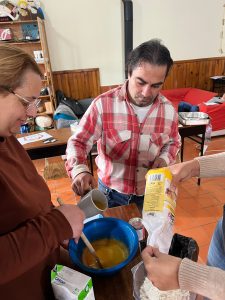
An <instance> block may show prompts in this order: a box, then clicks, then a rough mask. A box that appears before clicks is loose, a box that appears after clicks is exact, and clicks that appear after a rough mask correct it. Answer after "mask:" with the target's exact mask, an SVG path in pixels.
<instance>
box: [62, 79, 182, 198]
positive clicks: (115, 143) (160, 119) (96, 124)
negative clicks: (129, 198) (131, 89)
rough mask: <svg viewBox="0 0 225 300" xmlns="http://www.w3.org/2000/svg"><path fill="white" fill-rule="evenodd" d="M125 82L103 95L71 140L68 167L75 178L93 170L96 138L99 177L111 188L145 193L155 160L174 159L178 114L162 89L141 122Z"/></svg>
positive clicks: (94, 104) (178, 137) (95, 101)
mask: <svg viewBox="0 0 225 300" xmlns="http://www.w3.org/2000/svg"><path fill="white" fill-rule="evenodd" d="M126 86H127V84H126V82H125V83H124V85H122V86H120V87H117V88H115V89H113V90H110V91H108V92H106V93H104V94H102V95H100V96H98V97H97V98H96V99H95V100H94V101H93V102H92V104H91V105H90V107H89V108H88V110H87V111H86V113H85V114H84V116H83V118H82V119H81V121H80V124H79V126H78V128H77V130H76V132H75V134H73V136H71V138H70V139H69V141H68V145H67V150H66V153H67V162H66V169H67V171H68V174H69V175H70V176H71V177H72V178H74V177H75V176H76V175H78V174H80V173H81V172H86V171H87V172H90V171H89V169H88V166H87V154H88V153H89V151H90V150H91V148H92V146H93V144H94V143H96V142H97V146H98V156H97V157H96V164H97V167H98V177H99V178H100V179H101V180H102V181H103V183H104V184H105V185H106V186H108V187H109V188H111V189H115V190H117V191H119V192H121V193H124V194H135V195H143V194H144V190H145V175H146V173H147V171H148V170H149V169H151V166H152V164H153V162H154V160H155V158H157V157H160V158H163V159H164V160H165V161H166V163H167V164H168V165H169V164H171V163H173V162H175V159H176V155H177V152H178V150H179V147H180V136H179V133H178V118H177V113H176V111H175V110H174V108H173V106H172V104H171V103H170V102H169V101H168V100H167V99H166V98H165V97H164V96H162V95H159V96H158V97H157V99H156V100H155V102H154V103H153V104H152V105H151V107H150V108H149V111H148V113H147V115H146V117H145V119H144V121H143V123H139V121H138V118H137V116H136V115H135V113H134V110H133V108H132V106H131V104H130V102H129V100H128V97H127V92H126Z"/></svg>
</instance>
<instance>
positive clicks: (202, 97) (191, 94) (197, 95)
mask: <svg viewBox="0 0 225 300" xmlns="http://www.w3.org/2000/svg"><path fill="white" fill-rule="evenodd" d="M216 95H217V93H213V92H209V91H205V90H200V89H195V88H192V89H190V90H189V91H188V92H187V93H186V95H185V96H184V101H186V102H188V103H191V104H194V105H198V104H200V103H202V102H206V101H208V100H210V99H212V98H213V97H214V96H216Z"/></svg>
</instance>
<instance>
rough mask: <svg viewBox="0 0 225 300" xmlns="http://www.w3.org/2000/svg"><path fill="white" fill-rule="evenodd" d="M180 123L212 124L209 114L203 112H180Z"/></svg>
mask: <svg viewBox="0 0 225 300" xmlns="http://www.w3.org/2000/svg"><path fill="white" fill-rule="evenodd" d="M178 116H179V122H180V123H181V124H183V125H205V124H209V123H210V118H209V116H208V114H206V113H203V112H179V113H178Z"/></svg>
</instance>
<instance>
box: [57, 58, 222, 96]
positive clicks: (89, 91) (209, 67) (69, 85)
mask: <svg viewBox="0 0 225 300" xmlns="http://www.w3.org/2000/svg"><path fill="white" fill-rule="evenodd" d="M215 75H222V76H225V57H212V58H202V59H192V60H182V61H175V62H174V65H173V68H172V69H171V71H170V73H169V75H168V77H167V79H166V81H165V83H164V86H163V89H173V88H185V87H194V88H199V89H203V90H208V91H210V90H212V80H211V79H210V77H212V76H215ZM53 81H54V86H55V90H57V89H59V90H62V91H63V92H64V94H65V95H66V96H68V97H72V98H74V99H83V98H94V97H96V96H98V95H99V94H101V93H103V92H106V91H108V90H109V89H112V88H114V87H116V86H117V85H107V86H101V85H100V75H99V69H98V68H91V69H80V70H65V71H56V72H53ZM121 83H122V82H120V83H119V82H118V85H119V84H121Z"/></svg>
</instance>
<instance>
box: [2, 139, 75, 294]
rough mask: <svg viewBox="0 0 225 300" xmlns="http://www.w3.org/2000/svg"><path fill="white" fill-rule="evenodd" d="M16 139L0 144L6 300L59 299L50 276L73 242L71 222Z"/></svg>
mask: <svg viewBox="0 0 225 300" xmlns="http://www.w3.org/2000/svg"><path fill="white" fill-rule="evenodd" d="M50 198H51V196H50V192H49V190H48V188H47V185H46V184H45V182H44V180H43V178H42V177H41V176H39V175H38V173H37V171H36V169H35V167H34V165H33V163H32V161H31V160H30V158H29V156H28V155H27V153H26V152H25V150H24V149H23V147H22V146H21V145H20V144H19V142H18V141H17V140H16V138H15V137H14V136H11V137H9V138H6V139H2V138H1V140H0V257H1V259H0V298H1V299H4V300H8V299H9V300H12V299H14V300H20V299H21V300H28V299H32V300H42V299H48V300H49V299H53V294H52V289H51V279H50V270H51V268H52V267H53V266H54V264H55V263H56V262H57V259H58V255H59V243H60V241H63V240H65V239H68V238H71V237H72V229H71V227H70V225H69V223H68V221H67V220H66V219H65V217H64V216H63V215H62V214H61V213H60V212H59V211H58V210H56V209H54V207H53V205H52V203H51V200H50Z"/></svg>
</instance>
